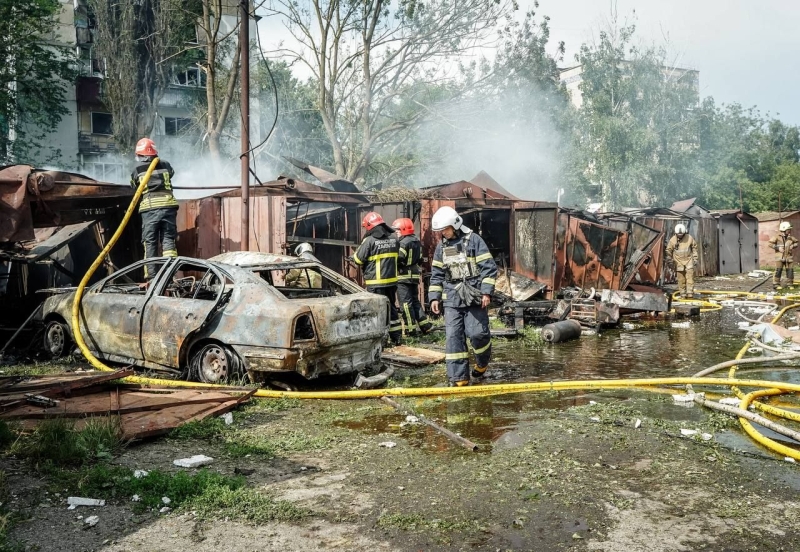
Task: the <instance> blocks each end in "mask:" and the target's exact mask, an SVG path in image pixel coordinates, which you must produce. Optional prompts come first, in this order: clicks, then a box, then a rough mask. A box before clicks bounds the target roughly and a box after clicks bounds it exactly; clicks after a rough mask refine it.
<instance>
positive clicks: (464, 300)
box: [428, 207, 497, 387]
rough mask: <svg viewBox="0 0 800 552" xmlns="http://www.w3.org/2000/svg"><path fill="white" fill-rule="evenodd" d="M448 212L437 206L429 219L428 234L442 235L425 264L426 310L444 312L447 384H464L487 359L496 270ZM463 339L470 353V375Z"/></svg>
mask: <svg viewBox="0 0 800 552" xmlns="http://www.w3.org/2000/svg"><path fill="white" fill-rule="evenodd" d="M463 222H464V221H463V219H462V218H461V216H460V215H459V214H458V213H456V211H455V209H453V208H452V207H441V208H440V209H439V210H438V211H436V213H434V215H433V218H432V219H431V227H432V229H433V231H434V232H441V233H442V240H441V241H440V242H439V243H438V244H437V245H436V251H435V253H434V254H433V261H432V262H431V281H430V286H429V287H428V301H429V302H430V305H431V311H433V313H434V314H440V313H441V312H442V310H444V321H445V336H446V341H445V363H446V364H447V377H448V379H449V381H450V385H453V386H458V387H461V386H464V385H469V383H470V375H471V376H472V378H473V379H476V380H481V379H482V378H483V377H484V376H485V375H486V370H487V368H488V367H489V361H490V360H491V357H492V334H491V331H490V329H489V312H488V310H487V309H488V307H489V302H490V301H491V298H492V293H493V292H494V286H495V278H496V277H497V265H496V264H495V262H494V259H493V258H492V254H491V253H490V252H489V248H488V247H487V246H486V242H484V241H483V238H481V237H480V236H479V235H478V234H476V233H474V232H473V231H472V230H470V229H469V228H467V227H466V226H464V224H463ZM467 339H469V341H470V344H471V345H472V352H473V353H474V354H475V366H474V368H473V369H472V372H471V373H470V369H469V357H470V355H469V351H468V350H467Z"/></svg>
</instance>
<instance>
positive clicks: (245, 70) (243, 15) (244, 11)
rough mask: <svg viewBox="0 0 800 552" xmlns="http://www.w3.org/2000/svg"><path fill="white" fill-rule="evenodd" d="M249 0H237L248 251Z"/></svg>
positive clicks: (245, 247)
mask: <svg viewBox="0 0 800 552" xmlns="http://www.w3.org/2000/svg"><path fill="white" fill-rule="evenodd" d="M248 4H249V0H241V1H240V2H239V47H240V48H241V49H242V51H241V54H240V56H239V57H240V62H241V64H242V93H241V96H240V102H241V110H242V154H241V155H240V156H239V160H240V161H241V172H242V175H241V177H242V228H241V237H240V240H239V241H240V246H239V248H240V250H241V251H250V10H249V9H248V8H249V5H248Z"/></svg>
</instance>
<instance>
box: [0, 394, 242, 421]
mask: <svg viewBox="0 0 800 552" xmlns="http://www.w3.org/2000/svg"><path fill="white" fill-rule="evenodd" d="M230 398H231V395H230V394H228V393H218V392H208V391H188V392H187V391H178V392H175V393H170V394H163V393H158V394H153V393H148V392H144V391H123V392H122V393H120V394H119V396H118V397H117V396H116V395H115V393H114V392H113V391H112V392H111V394H110V396H109V394H107V393H95V394H93V395H84V396H82V397H79V398H78V397H76V398H70V399H62V400H61V402H60V404H59V405H58V406H57V407H51V408H42V407H39V406H34V405H28V404H26V405H24V406H20V407H17V408H15V409H13V410H10V411H8V412H5V413H3V414H1V415H0V417H2V418H5V419H44V418H54V417H64V418H84V417H87V416H98V415H106V414H130V413H134V412H145V411H152V410H163V409H166V408H171V407H176V406H193V405H198V404H208V403H219V402H223V401H228V400H230Z"/></svg>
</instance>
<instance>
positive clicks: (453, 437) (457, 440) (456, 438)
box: [381, 397, 478, 452]
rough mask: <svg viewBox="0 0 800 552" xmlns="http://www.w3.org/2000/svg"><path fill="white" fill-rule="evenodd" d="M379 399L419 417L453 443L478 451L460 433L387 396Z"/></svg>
mask: <svg viewBox="0 0 800 552" xmlns="http://www.w3.org/2000/svg"><path fill="white" fill-rule="evenodd" d="M381 400H382V401H383V402H385V403H386V404H388V405H390V406H392V407H393V408H395V409H396V410H399V411H400V412H402V413H403V414H405V415H407V416H416V417H417V418H418V419H419V421H420V422H422V423H423V424H425V425H426V426H428V427H432V428H433V429H435V430H436V431H438V432H439V433H441V434H442V435H444V436H445V437H447V438H448V439H450V440H451V441H453V442H454V443H458V444H459V445H461V446H462V447H464V448H466V449H469V450H471V451H472V452H477V451H478V445H476V444H475V443H473V442H472V441H470V440H469V439H465V438H464V437H462V436H461V435H456V434H455V433H453V432H452V431H450V430H449V429H447V428H444V427H442V426H440V425H438V424H435V423H433V422H432V421H430V420H429V419H428V418H426V417H425V416H423V415H422V414H416V413H415V412H414V411H413V410H411V409H408V408H406V407H404V406H403V405H401V404H400V403H397V402H395V401H393V400H392V399H390V398H389V397H381Z"/></svg>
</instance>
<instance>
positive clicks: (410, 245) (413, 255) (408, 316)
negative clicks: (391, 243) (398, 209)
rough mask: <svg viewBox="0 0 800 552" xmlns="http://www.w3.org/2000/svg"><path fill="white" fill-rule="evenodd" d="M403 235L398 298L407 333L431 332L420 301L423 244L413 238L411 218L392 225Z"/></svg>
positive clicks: (398, 220)
mask: <svg viewBox="0 0 800 552" xmlns="http://www.w3.org/2000/svg"><path fill="white" fill-rule="evenodd" d="M392 227H393V228H394V229H395V230H397V233H398V234H399V236H400V251H399V254H400V257H399V260H398V269H399V273H398V275H397V299H398V303H399V305H400V315H401V316H402V317H403V322H404V323H405V325H406V332H407V333H408V334H410V335H414V334H416V333H417V332H422V333H423V334H425V333H428V331H429V330H430V329H431V321H430V320H428V317H427V316H426V315H425V311H424V310H423V309H422V305H421V304H420V302H419V263H420V261H421V260H422V243H421V242H420V241H419V238H418V237H417V236H415V235H414V223H413V222H412V221H411V219H409V218H399V219H397V220H396V221H394V222H393V223H392Z"/></svg>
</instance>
